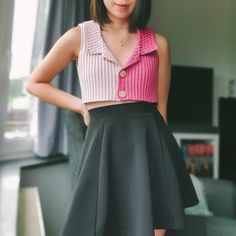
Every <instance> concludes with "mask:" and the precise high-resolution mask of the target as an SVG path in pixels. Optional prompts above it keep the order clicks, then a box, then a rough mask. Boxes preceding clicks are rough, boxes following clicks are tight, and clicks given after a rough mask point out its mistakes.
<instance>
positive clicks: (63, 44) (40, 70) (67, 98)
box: [25, 27, 85, 114]
mask: <svg viewBox="0 0 236 236" xmlns="http://www.w3.org/2000/svg"><path fill="white" fill-rule="evenodd" d="M79 50H80V28H79V27H73V28H71V29H70V30H68V31H67V32H66V33H65V34H63V35H62V36H61V37H60V38H59V39H58V40H57V41H56V43H55V44H54V45H53V47H52V48H51V50H50V51H49V52H48V54H47V55H46V56H45V57H44V58H43V60H42V61H41V62H40V63H39V64H38V65H37V67H36V68H35V69H34V70H33V71H32V73H31V75H30V76H29V78H28V79H27V81H26V84H25V88H26V90H27V91H28V92H29V93H30V94H32V95H34V96H37V97H38V98H40V99H41V100H43V101H45V102H47V103H50V104H52V105H55V106H58V107H61V108H65V109H69V110H72V111H76V112H79V113H81V114H83V112H84V108H85V107H84V104H82V103H81V99H80V98H78V97H76V96H73V95H72V94H69V93H67V92H64V91H62V90H60V89H58V88H56V87H55V86H53V84H51V83H50V82H51V81H52V80H53V78H54V77H55V76H56V75H57V74H58V73H59V72H60V71H62V70H63V69H64V68H65V67H66V66H67V65H68V64H69V63H70V62H72V61H73V60H76V58H77V57H78V54H79Z"/></svg>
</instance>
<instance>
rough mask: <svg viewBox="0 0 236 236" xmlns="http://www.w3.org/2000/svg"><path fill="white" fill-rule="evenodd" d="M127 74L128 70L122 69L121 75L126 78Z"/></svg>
mask: <svg viewBox="0 0 236 236" xmlns="http://www.w3.org/2000/svg"><path fill="white" fill-rule="evenodd" d="M126 75H127V72H126V71H125V70H121V71H120V77H122V78H124V77H125V76H126Z"/></svg>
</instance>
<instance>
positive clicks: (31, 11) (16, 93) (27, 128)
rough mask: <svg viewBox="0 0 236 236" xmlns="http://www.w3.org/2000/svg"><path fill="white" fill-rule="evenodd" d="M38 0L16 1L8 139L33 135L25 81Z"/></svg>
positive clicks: (31, 111)
mask: <svg viewBox="0 0 236 236" xmlns="http://www.w3.org/2000/svg"><path fill="white" fill-rule="evenodd" d="M37 6H38V0H25V1H24V3H22V1H21V0H15V7H14V18H13V33H12V47H11V52H12V59H11V69H10V75H9V90H8V101H7V102H8V106H7V117H6V122H5V133H4V137H5V138H6V139H13V138H26V137H30V136H33V135H34V132H33V131H34V130H35V128H34V127H35V125H36V124H35V122H32V121H33V114H34V111H33V107H34V106H33V102H34V101H33V100H32V98H31V97H30V96H28V95H27V93H26V92H25V91H24V82H25V80H26V78H27V77H28V75H29V73H30V65H31V58H32V50H33V43H34V35H35V24H36V16H37Z"/></svg>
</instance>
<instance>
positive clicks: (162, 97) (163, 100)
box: [156, 34, 171, 124]
mask: <svg viewBox="0 0 236 236" xmlns="http://www.w3.org/2000/svg"><path fill="white" fill-rule="evenodd" d="M156 40H157V43H158V46H159V48H158V54H159V70H158V79H159V84H158V91H157V92H158V110H159V112H160V113H161V115H162V117H163V118H164V120H165V122H166V124H167V123H168V121H167V102H168V95H169V85H170V80H171V61H170V51H169V44H168V40H167V39H166V38H165V37H164V36H162V35H160V34H156Z"/></svg>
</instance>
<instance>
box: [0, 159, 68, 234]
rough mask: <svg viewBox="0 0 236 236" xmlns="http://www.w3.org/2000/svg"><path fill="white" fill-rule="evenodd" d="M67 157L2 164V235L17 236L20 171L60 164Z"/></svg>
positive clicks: (0, 214)
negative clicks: (54, 163) (48, 164)
mask: <svg viewBox="0 0 236 236" xmlns="http://www.w3.org/2000/svg"><path fill="white" fill-rule="evenodd" d="M61 160H65V157H58V156H57V157H55V158H49V159H39V158H36V157H34V156H33V157H30V158H25V159H17V160H11V161H2V162H0V235H1V236H16V232H17V209H18V197H19V184H20V169H21V167H24V166H28V165H37V164H41V163H47V162H50V163H51V162H58V161H61Z"/></svg>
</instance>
